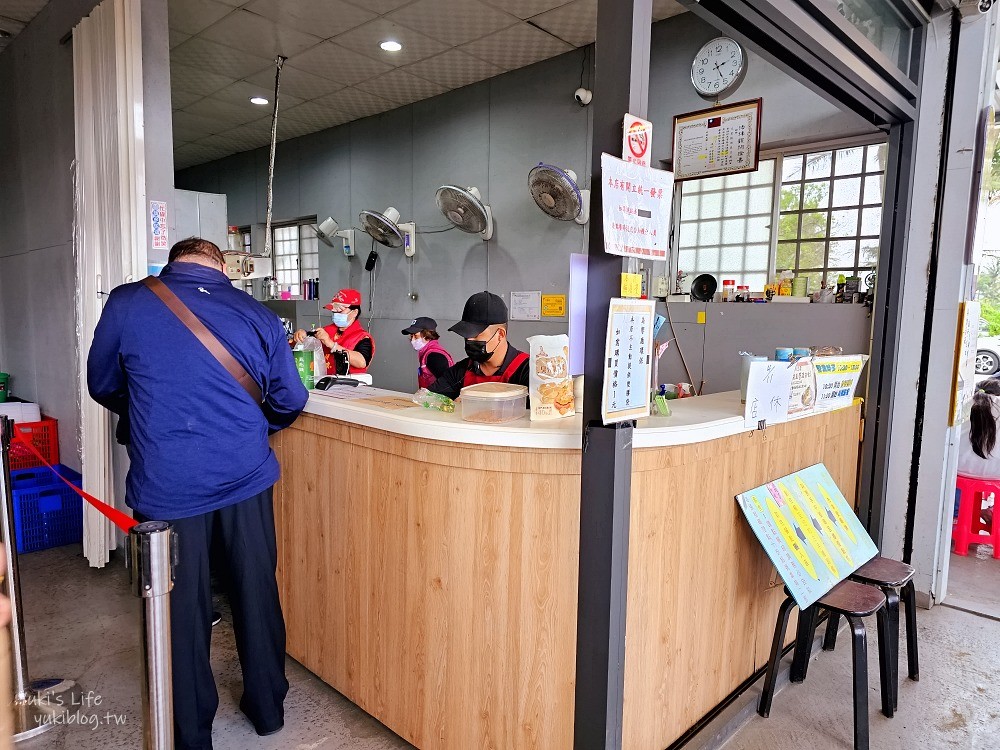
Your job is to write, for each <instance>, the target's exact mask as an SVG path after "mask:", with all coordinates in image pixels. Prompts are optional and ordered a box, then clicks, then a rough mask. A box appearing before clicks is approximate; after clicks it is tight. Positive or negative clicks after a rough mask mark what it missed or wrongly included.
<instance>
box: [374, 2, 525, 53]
mask: <svg viewBox="0 0 1000 750" xmlns="http://www.w3.org/2000/svg"><path fill="white" fill-rule="evenodd" d="M388 18H390V19H391V20H393V21H395V22H397V23H401V24H402V25H403V26H407V27H409V28H411V29H416V30H417V31H419V32H420V33H422V34H426V35H427V36H429V37H432V38H434V39H438V40H440V41H442V42H445V43H446V44H450V45H452V46H455V45H459V44H465V43H466V42H471V41H472V40H473V39H479V38H480V37H484V36H487V35H488V34H492V33H493V32H495V31H500V29H504V28H506V27H508V26H513V25H514V24H515V23H517V21H518V19H517V17H516V16H512V15H510V14H509V13H504V12H503V11H501V10H497V9H496V8H494V7H492V6H489V5H486V4H484V3H481V2H479V0H417V2H415V3H413V4H411V5H407V6H406V7H404V8H400V9H399V10H397V11H395V12H393V13H390V14H389V16H388Z"/></svg>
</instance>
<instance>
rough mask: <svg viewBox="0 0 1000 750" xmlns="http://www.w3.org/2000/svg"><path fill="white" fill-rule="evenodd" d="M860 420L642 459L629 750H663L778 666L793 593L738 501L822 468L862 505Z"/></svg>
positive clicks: (654, 452)
mask: <svg viewBox="0 0 1000 750" xmlns="http://www.w3.org/2000/svg"><path fill="white" fill-rule="evenodd" d="M859 420H860V408H859V407H853V408H850V409H844V410H841V411H838V412H832V413H830V414H826V415H821V416H817V417H810V418H807V419H803V420H798V421H795V422H789V423H786V424H781V425H775V426H773V427H768V428H767V430H766V431H765V432H763V433H760V432H756V433H753V434H752V435H751V434H750V433H749V432H747V433H743V434H741V435H736V436H733V437H729V438H724V439H722V440H713V441H711V442H707V443H699V444H696V445H689V446H681V447H675V448H650V449H642V450H637V451H636V452H635V454H634V458H633V468H632V511H631V535H630V542H629V578H628V620H627V624H626V638H627V645H626V651H625V717H624V735H625V737H624V745H623V746H624V747H625V748H628V749H629V750H662V748H664V747H667V746H668V745H669V744H670V743H671V742H673V741H674V740H675V739H677V738H678V737H679V736H680V735H681V734H683V733H684V732H685V731H686V730H687V729H688V728H689V727H691V726H693V725H694V724H695V722H697V721H698V720H699V719H700V718H701V717H703V716H704V715H705V714H706V713H708V712H709V711H710V710H711V709H712V708H714V707H715V706H716V705H718V704H719V703H720V702H721V701H722V700H723V699H724V698H725V697H726V696H727V695H728V694H729V693H730V692H732V691H733V690H734V689H735V688H736V687H737V686H738V685H739V684H740V683H742V682H743V681H744V680H745V679H746V678H747V677H749V676H750V675H751V674H752V673H753V672H754V671H755V670H756V669H758V668H760V667H762V666H763V665H764V664H766V663H767V657H768V654H769V651H770V642H771V638H772V635H773V632H774V621H775V618H776V616H777V610H778V607H779V606H780V604H781V601H782V599H783V593H782V584H781V583H780V579H777V584H776V585H772V581H775V579H776V576H775V571H774V567H773V566H772V565H771V562H770V561H769V560H768V558H767V556H766V555H765V554H764V552H763V550H762V549H761V547H760V545H759V544H758V542H757V540H756V538H755V537H754V536H753V533H752V532H751V530H750V527H749V525H748V524H747V523H746V521H745V519H744V518H743V514H742V513H741V511H740V509H739V507H738V506H737V505H736V502H735V500H734V496H735V495H736V494H737V493H739V492H743V491H745V490H748V489H751V488H753V487H757V486H760V485H762V484H764V483H766V482H767V481H770V480H772V479H775V478H777V477H780V476H784V475H785V474H789V473H791V472H793V471H796V470H798V469H802V468H805V467H806V466H810V465H812V464H814V463H818V462H823V463H825V464H826V466H827V468H828V469H829V470H830V473H831V474H832V475H833V478H834V480H836V482H837V484H838V486H839V487H840V488H841V490H842V491H843V492H844V495H845V496H846V497H847V498H848V499H850V500H853V498H854V496H855V490H856V486H855V485H856V479H857V464H858V430H859ZM793 624H794V621H793ZM793 634H794V630H793V629H790V635H789V640H791V637H792V635H793Z"/></svg>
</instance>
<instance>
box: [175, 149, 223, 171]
mask: <svg viewBox="0 0 1000 750" xmlns="http://www.w3.org/2000/svg"><path fill="white" fill-rule="evenodd" d="M232 153H235V152H234V151H233V149H232V148H227V147H224V146H209V145H206V144H204V143H185V144H184V145H182V146H178V147H177V148H175V149H174V167H175V168H176V169H184V168H185V167H190V166H193V165H195V164H203V163H205V162H206V161H213V160H214V159H221V158H222V157H223V156H229V154H232Z"/></svg>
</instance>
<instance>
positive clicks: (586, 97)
mask: <svg viewBox="0 0 1000 750" xmlns="http://www.w3.org/2000/svg"><path fill="white" fill-rule="evenodd" d="M573 98H574V99H576V103H577V104H579V105H580V106H581V107H586V106H587V105H588V104H590V100H591V99H593V98H594V92H593V91H591V90H590V89H585V88H583V87H580V88H578V89H577V90H576V91H574V92H573Z"/></svg>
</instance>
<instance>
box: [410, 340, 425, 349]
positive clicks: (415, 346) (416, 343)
mask: <svg viewBox="0 0 1000 750" xmlns="http://www.w3.org/2000/svg"><path fill="white" fill-rule="evenodd" d="M410 346H412V347H413V349H414V351H418V352H419V351H420V350H421V349H423V348H424V347H425V346H427V342H426V341H424V340H423V339H410Z"/></svg>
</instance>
